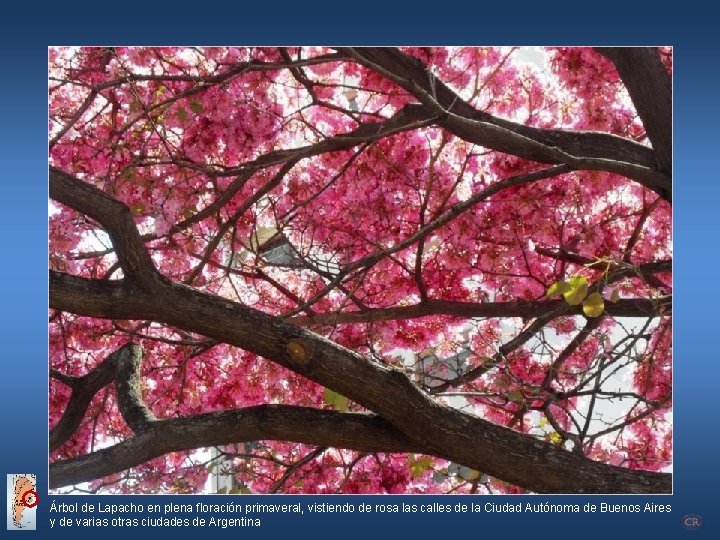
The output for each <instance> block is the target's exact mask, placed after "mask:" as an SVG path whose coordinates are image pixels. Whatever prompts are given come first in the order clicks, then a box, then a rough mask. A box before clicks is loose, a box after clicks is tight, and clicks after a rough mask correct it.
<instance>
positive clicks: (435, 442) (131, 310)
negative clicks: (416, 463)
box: [50, 272, 671, 493]
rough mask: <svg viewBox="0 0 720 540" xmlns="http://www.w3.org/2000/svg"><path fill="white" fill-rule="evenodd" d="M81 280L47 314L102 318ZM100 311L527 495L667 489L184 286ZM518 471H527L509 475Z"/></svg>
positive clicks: (60, 290)
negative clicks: (339, 400)
mask: <svg viewBox="0 0 720 540" xmlns="http://www.w3.org/2000/svg"><path fill="white" fill-rule="evenodd" d="M83 281H84V280H83V279H82V278H77V277H71V276H63V275H61V274H59V273H57V272H53V273H52V274H51V280H50V305H51V306H52V307H53V308H56V309H62V310H65V311H71V312H74V313H78V314H82V315H87V316H93V317H101V316H107V312H108V309H107V300H106V299H105V298H102V297H104V295H102V294H99V293H98V288H97V287H94V286H89V287H86V288H83V287H82V286H81V283H82V282H83ZM92 285H94V284H92ZM68 289H70V290H68ZM121 290H122V289H121ZM96 308H97V309H96ZM109 311H110V312H111V313H112V315H111V316H112V317H113V318H118V319H143V320H154V321H159V322H164V323H166V324H170V325H173V326H176V327H178V328H182V329H184V330H187V331H191V332H197V333H200V334H204V335H206V336H208V337H211V338H213V339H217V340H218V341H222V342H225V343H228V344H231V345H235V346H237V347H241V348H243V349H245V350H248V351H251V352H254V353H256V354H259V355H261V356H264V357H266V358H268V359H270V360H273V361H275V362H277V363H278V364H280V365H283V366H285V367H287V368H289V369H291V370H293V371H295V372H297V373H299V374H301V375H304V376H306V377H308V378H310V379H312V380H314V381H316V382H318V383H319V384H321V385H323V386H326V387H328V388H331V389H333V390H335V391H336V392H339V393H341V394H342V395H345V396H347V397H348V398H350V399H351V400H353V401H355V402H357V403H359V404H361V405H362V406H364V407H366V408H368V409H370V410H372V411H374V412H376V413H378V414H380V415H382V416H383V417H384V418H386V419H387V420H388V421H389V422H390V423H392V424H393V425H394V426H395V427H397V428H398V429H399V430H400V431H401V432H402V433H403V434H404V435H406V436H407V437H408V438H409V439H411V440H412V441H413V442H414V443H415V444H418V445H419V446H422V447H423V448H426V449H427V452H428V453H431V454H434V455H443V456H446V457H447V458H448V459H451V460H452V461H455V462H457V463H462V464H464V465H466V466H468V467H473V468H475V469H478V470H483V471H486V472H487V473H488V474H491V475H493V476H496V477H498V478H501V479H504V480H506V481H508V482H512V483H514V484H517V485H521V486H524V487H526V488H528V489H530V490H533V491H543V492H583V493H585V492H598V493H613V492H638V493H646V492H651V493H652V492H667V491H669V490H670V487H671V481H670V476H669V475H657V474H654V473H637V472H634V471H627V470H624V469H618V468H615V467H612V466H609V465H604V464H600V463H594V462H591V461H589V460H584V459H583V460H582V461H581V462H578V461H577V460H578V459H581V458H578V456H574V455H571V454H569V453H568V452H566V451H564V450H562V449H560V448H558V447H556V446H554V445H552V444H549V443H545V442H540V441H536V440H534V439H532V438H530V437H528V436H526V435H523V434H520V433H517V432H514V431H511V430H509V429H506V428H503V427H501V426H497V425H494V424H492V423H490V422H487V421H485V420H482V419H480V418H477V417H475V416H472V415H470V414H466V413H463V412H461V411H459V410H456V409H452V408H450V407H447V406H444V405H442V404H439V403H437V402H436V401H434V400H433V399H432V398H431V397H430V396H429V395H427V394H425V393H424V392H422V391H421V390H420V389H419V388H418V387H417V386H416V385H415V384H414V383H412V382H411V381H410V380H409V379H408V378H407V377H406V376H405V375H404V374H402V373H400V372H399V371H396V370H394V369H392V368H390V367H388V366H386V365H384V364H380V363H378V362H374V361H372V360H370V359H368V358H365V357H363V356H361V355H359V354H356V353H354V352H352V351H349V350H347V349H345V348H343V347H340V346H339V345H336V344H334V343H332V342H330V341H327V340H326V339H324V338H322V337H320V336H318V335H316V334H313V333H311V332H308V331H306V330H303V329H301V328H299V327H297V326H295V325H291V324H288V323H285V322H282V321H280V320H278V319H277V318H275V317H272V316H269V315H266V314H264V313H261V312H258V311H256V310H254V309H251V308H248V307H246V306H243V305H240V304H237V303H234V302H230V301H227V300H224V299H222V298H219V297H215V296H212V295H208V294H205V293H201V292H198V291H196V290H194V289H191V288H189V287H186V286H183V285H178V284H175V283H171V282H169V281H166V280H158V281H155V282H154V283H153V286H152V287H150V288H146V289H145V290H144V291H143V294H142V295H138V294H132V293H129V294H127V295H124V294H120V295H116V296H115V298H114V307H113V309H111V310H109ZM103 314H105V315H103ZM151 425H154V424H151ZM313 444H318V442H317V441H315V442H313ZM520 462H522V463H527V467H518V463H520ZM581 465H582V467H581ZM568 471H574V474H572V475H568Z"/></svg>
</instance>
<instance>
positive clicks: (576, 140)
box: [339, 47, 672, 200]
mask: <svg viewBox="0 0 720 540" xmlns="http://www.w3.org/2000/svg"><path fill="white" fill-rule="evenodd" d="M339 50H340V51H342V52H344V53H346V54H348V56H350V57H352V58H354V59H355V60H356V61H358V62H359V63H361V64H363V65H364V66H365V67H368V68H369V69H372V70H374V71H376V72H378V73H379V74H380V75H382V76H384V77H387V78H388V79H390V80H392V81H393V82H395V83H396V84H398V85H399V86H400V87H402V88H403V89H405V90H407V91H408V92H410V93H411V94H413V95H414V96H415V97H416V98H417V99H418V101H420V103H421V105H409V106H406V107H405V112H406V114H408V115H415V117H416V118H418V119H424V118H426V117H428V116H429V115H438V109H439V110H442V111H445V112H446V114H445V115H444V116H442V117H441V118H440V119H439V120H438V121H437V124H438V125H440V126H441V127H443V128H445V129H447V130H448V131H450V132H452V133H454V134H455V135H457V136H458V137H460V138H462V139H464V140H466V141H468V142H472V143H474V144H478V145H480V146H484V147H486V148H491V149H493V150H499V151H501V152H506V153H510V154H514V155H517V156H520V157H523V158H526V159H531V160H533V161H538V162H541V163H565V164H568V165H570V166H572V167H573V168H574V169H593V170H604V171H608V172H613V173H618V174H623V175H625V176H627V177H628V178H631V179H633V180H636V181H637V182H639V183H641V184H642V185H644V186H646V187H648V188H649V189H652V190H653V191H655V192H657V193H658V194H659V195H661V196H662V197H663V198H664V199H666V200H670V199H671V196H672V182H671V178H670V176H669V173H668V172H667V171H664V170H663V171H659V170H657V169H656V167H657V165H656V158H655V155H654V153H653V151H652V150H651V149H649V148H647V147H644V146H643V145H641V144H638V143H636V142H634V141H632V140H630V139H625V138H622V137H618V136H615V135H611V134H608V133H598V132H578V131H565V130H560V129H541V128H534V127H530V126H524V125H522V124H517V123H515V122H510V121H508V120H503V119H501V118H497V117H494V116H492V115H490V114H488V113H485V112H483V111H478V110H476V109H475V108H474V107H473V106H472V105H470V104H469V103H467V102H465V101H463V100H462V99H460V97H459V96H458V95H457V94H455V92H453V91H452V90H451V89H450V88H449V87H447V86H446V85H445V84H444V83H443V82H442V81H440V80H439V79H437V78H436V77H435V76H434V75H433V74H432V73H431V72H430V71H429V70H428V69H427V68H426V66H425V65H424V64H423V63H422V62H421V61H420V60H418V59H416V58H413V57H410V56H408V55H406V54H403V53H402V52H400V51H399V50H397V49H394V48H386V47H382V48H376V47H369V48H360V49H354V48H340V49H339Z"/></svg>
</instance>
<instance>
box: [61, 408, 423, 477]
mask: <svg viewBox="0 0 720 540" xmlns="http://www.w3.org/2000/svg"><path fill="white" fill-rule="evenodd" d="M259 440H280V441H293V442H299V443H306V444H312V445H322V446H332V447H335V448H348V449H351V450H358V451H360V452H421V448H420V446H419V445H417V444H414V443H411V442H410V441H409V440H408V439H407V437H405V436H403V435H402V434H401V433H400V432H399V431H397V430H396V429H395V428H393V427H392V426H391V425H390V424H388V423H387V422H386V421H385V420H383V419H381V418H380V417H378V416H377V415H374V414H363V413H340V412H336V411H324V410H318V409H310V408H304V407H292V406H286V405H260V406H257V407H249V408H245V409H239V410H233V411H222V412H214V413H208V414H201V415H197V416H189V417H185V418H173V419H168V420H156V421H155V422H152V423H150V424H148V425H147V426H146V427H145V429H143V430H142V431H140V432H138V433H136V434H135V436H133V437H132V438H130V439H127V440H125V441H123V442H121V443H119V444H116V445H114V446H111V447H109V448H105V449H102V450H99V451H97V452H93V453H92V454H88V455H85V456H81V457H77V458H72V459H68V460H63V461H57V462H55V463H51V464H50V478H49V484H50V488H51V489H56V488H59V487H62V486H66V485H71V484H78V483H81V482H87V481H90V480H94V479H97V478H102V477H104V476H108V475H110V474H114V473H117V472H121V471H124V470H126V469H129V468H131V467H135V466H137V465H140V464H142V463H145V462H146V461H149V460H151V459H153V458H156V457H159V456H162V455H164V454H167V453H169V452H178V451H182V450H191V449H194V448H204V447H210V446H222V445H225V444H231V443H241V442H250V441H259Z"/></svg>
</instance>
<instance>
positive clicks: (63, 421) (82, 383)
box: [50, 345, 128, 452]
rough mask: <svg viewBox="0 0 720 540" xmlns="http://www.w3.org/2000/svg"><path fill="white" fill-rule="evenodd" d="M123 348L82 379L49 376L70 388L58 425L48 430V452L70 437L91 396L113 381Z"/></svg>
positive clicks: (66, 376)
mask: <svg viewBox="0 0 720 540" xmlns="http://www.w3.org/2000/svg"><path fill="white" fill-rule="evenodd" d="M125 347H128V345H125V346H124V347H122V348H120V349H118V350H117V351H115V352H113V353H112V354H110V355H108V357H107V358H105V360H103V361H102V362H101V363H100V364H98V366H97V367H95V369H93V370H92V371H90V372H89V373H87V374H85V375H83V376H82V377H70V376H68V375H64V374H62V373H58V374H54V373H52V372H51V374H50V376H51V377H52V378H54V379H57V380H59V381H61V382H63V383H64V384H67V385H68V386H70V388H72V395H71V396H70V401H69V402H68V404H67V406H66V407H65V412H64V413H63V415H62V417H61V418H60V420H59V421H58V423H57V424H56V425H55V427H53V428H52V429H51V430H50V451H51V452H52V451H54V450H57V449H58V448H60V446H62V445H63V444H64V443H65V441H67V440H68V439H69V438H70V437H72V435H73V433H75V431H76V430H77V428H78V427H79V426H80V423H81V422H82V419H83V417H84V416H85V412H86V411H87V408H88V407H89V406H90V402H91V401H92V398H93V396H95V394H97V393H98V392H99V391H100V390H101V389H102V388H104V387H105V386H107V385H108V384H110V383H111V382H112V381H113V380H114V379H115V369H116V365H117V360H118V357H119V356H121V355H122V354H124V351H125Z"/></svg>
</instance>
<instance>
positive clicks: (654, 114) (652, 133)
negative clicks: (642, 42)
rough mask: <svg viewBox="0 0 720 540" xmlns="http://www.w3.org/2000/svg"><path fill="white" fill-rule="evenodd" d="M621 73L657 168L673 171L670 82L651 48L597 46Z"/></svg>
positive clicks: (656, 54) (657, 54)
mask: <svg viewBox="0 0 720 540" xmlns="http://www.w3.org/2000/svg"><path fill="white" fill-rule="evenodd" d="M595 50H596V51H597V52H599V53H600V54H602V55H603V56H605V57H606V58H608V59H609V60H610V61H611V62H612V63H613V64H615V68H616V69H617V70H618V73H619V74H620V78H621V79H622V81H623V83H624V84H625V88H627V91H628V93H629V94H630V98H631V99H632V101H633V104H634V105H635V109H636V110H637V112H638V114H639V115H640V118H641V119H642V122H643V125H644V126H645V131H646V133H647V136H648V138H649V139H650V142H651V143H652V145H653V149H654V150H655V157H656V159H657V166H658V169H659V170H660V171H663V172H665V173H666V174H670V173H671V171H672V82H671V81H670V75H668V72H667V71H666V70H665V66H663V64H662V60H661V59H660V53H658V50H657V48H654V47H598V48H596V49H595Z"/></svg>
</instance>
